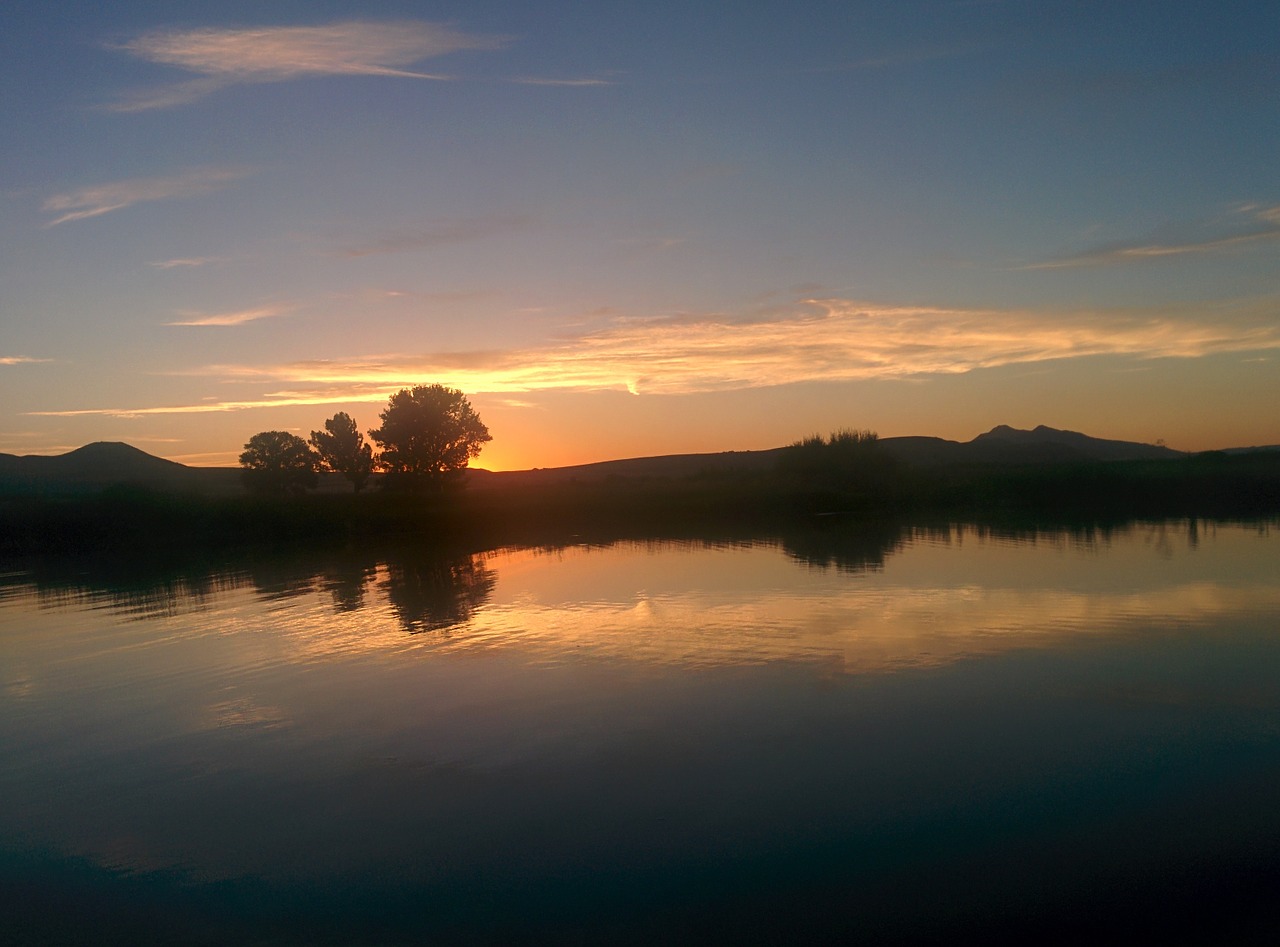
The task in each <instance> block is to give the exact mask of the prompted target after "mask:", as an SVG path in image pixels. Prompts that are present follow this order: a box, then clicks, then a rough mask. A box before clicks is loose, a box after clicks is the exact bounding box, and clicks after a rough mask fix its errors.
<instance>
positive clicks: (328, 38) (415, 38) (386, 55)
mask: <svg viewBox="0 0 1280 947" xmlns="http://www.w3.org/2000/svg"><path fill="white" fill-rule="evenodd" d="M506 43H507V40H506V39H505V38H503V37H499V36H483V35H478V34H470V33H462V32H459V31H457V30H454V29H451V28H450V27H447V26H444V25H441V24H438V23H428V22H424V21H418V20H409V21H399V22H391V21H385V22H378V21H361V20H353V21H347V22H340V23H330V24H327V25H324V26H267V27H254V28H247V29H197V30H156V31H152V32H149V33H144V34H143V35H141V36H138V37H137V38H135V39H132V40H129V41H128V42H125V43H121V44H119V45H117V46H115V47H114V48H116V49H120V50H123V51H125V52H128V53H130V54H132V55H134V56H136V57H138V58H139V59H145V60H147V61H149V62H154V63H159V64H161V65H166V66H174V67H176V68H179V69H184V70H186V71H187V72H191V73H195V74H196V75H197V76H199V78H197V79H192V80H189V81H187V82H182V83H178V84H175V85H170V86H165V87H162V88H159V89H151V90H144V91H141V92H138V93H135V94H133V95H131V96H130V97H128V98H125V99H122V100H120V101H117V102H115V103H113V104H112V105H110V106H108V108H110V109H111V110H113V111H118V112H139V111H145V110H148V109H157V108H168V107H171V106H175V105H184V104H187V103H189V102H193V101H195V100H196V99H199V98H202V97H203V96H205V95H208V94H209V93H211V92H215V91H217V90H219V89H222V88H225V87H227V86H230V85H237V84H245V83H263V82H281V81H284V80H288V79H300V78H308V77H315V76H397V77H404V78H412V79H446V78H448V77H447V76H443V75H439V74H435V73H426V72H419V71H415V70H411V69H407V68H405V67H406V66H409V65H411V64H413V63H416V62H420V61H421V60H424V59H431V58H434V57H437V56H443V55H445V54H447V53H452V52H457V51H459V50H472V49H477V50H483V49H498V48H501V47H502V46H504V45H506Z"/></svg>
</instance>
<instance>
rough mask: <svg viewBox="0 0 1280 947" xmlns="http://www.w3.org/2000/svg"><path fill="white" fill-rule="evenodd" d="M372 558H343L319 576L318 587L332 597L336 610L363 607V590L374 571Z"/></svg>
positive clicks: (344, 610)
mask: <svg viewBox="0 0 1280 947" xmlns="http://www.w3.org/2000/svg"><path fill="white" fill-rule="evenodd" d="M376 568H377V567H376V564H375V562H374V561H373V560H372V559H369V560H362V559H354V558H352V559H344V560H342V561H341V562H337V563H334V564H333V565H330V566H328V567H327V568H326V569H325V570H324V572H323V573H322V574H321V576H320V587H321V588H323V589H325V590H327V591H328V593H329V595H330V596H331V597H332V599H333V610H334V611H336V612H354V611H358V610H359V609H361V608H363V607H364V590H365V586H366V585H368V584H369V579H370V578H372V577H373V575H374V573H375V571H376Z"/></svg>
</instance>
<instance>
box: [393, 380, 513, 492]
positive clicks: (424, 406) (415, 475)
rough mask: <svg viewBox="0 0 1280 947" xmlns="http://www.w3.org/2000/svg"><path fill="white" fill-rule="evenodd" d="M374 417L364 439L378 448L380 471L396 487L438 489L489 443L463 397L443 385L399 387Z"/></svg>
mask: <svg viewBox="0 0 1280 947" xmlns="http://www.w3.org/2000/svg"><path fill="white" fill-rule="evenodd" d="M380 416H381V418H382V427H380V428H377V429H376V430H372V431H370V432H369V436H370V437H371V438H373V440H374V442H375V443H377V444H378V446H379V447H381V448H382V457H381V464H382V467H383V469H385V470H386V471H387V477H388V482H389V483H390V484H392V485H396V486H405V487H410V488H419V489H420V488H423V487H434V488H436V489H439V488H441V487H443V486H444V485H445V483H447V482H448V481H450V480H452V479H455V478H457V477H459V476H460V475H461V473H462V471H463V470H464V469H465V468H466V466H467V462H468V461H469V460H471V458H473V457H477V456H479V454H480V448H481V447H482V446H483V445H484V444H485V443H487V442H488V441H491V440H493V438H492V437H491V436H490V435H489V429H488V428H487V427H485V426H484V422H483V421H481V420H480V416H479V415H477V414H476V413H475V411H474V410H473V409H472V407H471V402H469V401H468V400H467V399H466V396H465V395H463V393H462V392H461V391H458V390H457V389H456V388H446V387H445V386H444V385H419V386H417V387H416V388H403V389H401V390H400V391H398V392H396V393H395V394H394V395H392V396H391V399H390V400H389V401H388V402H387V408H386V410H385V411H383V412H382V414H381V415H380Z"/></svg>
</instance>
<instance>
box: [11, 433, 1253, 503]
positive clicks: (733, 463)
mask: <svg viewBox="0 0 1280 947" xmlns="http://www.w3.org/2000/svg"><path fill="white" fill-rule="evenodd" d="M878 445H879V450H880V451H881V452H883V454H884V455H885V456H887V457H891V458H893V459H894V460H897V461H900V462H901V463H903V464H906V465H909V466H912V467H923V468H936V467H944V466H958V465H994V466H1003V465H1037V464H1063V463H1084V462H1121V461H1155V460H1174V459H1178V458H1182V457H1185V456H1187V455H1186V454H1185V453H1183V452H1181V451H1176V450H1172V449H1170V448H1168V447H1163V446H1158V445H1154V444H1142V443H1136V442H1130V441H1116V440H1107V439H1103V438H1097V437H1090V436H1089V435H1087V434H1081V433H1078V432H1076V431H1062V430H1057V429H1055V428H1051V427H1046V426H1044V425H1040V426H1039V427H1036V428H1034V429H1033V430H1019V429H1017V428H1012V427H1009V426H1008V425H1003V424H1001V425H998V426H996V427H994V428H992V429H991V430H990V431H987V432H986V433H984V434H979V435H978V436H977V437H975V438H973V440H970V441H950V440H945V439H943V438H940V437H923V436H911V437H886V438H881V439H880V440H879V442H878ZM786 450H787V448H785V447H777V448H772V449H769V450H755V451H750V450H748V451H723V452H718V453H697V454H668V455H662V456H655V457H634V458H627V459H621V460H608V461H601V462H598V463H591V464H577V465H572V466H566V467H544V468H534V469H532V470H517V471H498V472H494V471H489V470H484V469H483V468H471V469H469V470H467V471H466V481H467V484H468V485H469V486H471V487H473V488H478V489H486V488H494V487H504V486H513V485H528V484H539V485H551V484H560V483H572V482H579V483H587V482H594V481H610V480H615V481H616V480H619V479H639V480H653V479H671V480H677V479H683V478H688V477H696V476H715V475H725V474H731V473H741V474H752V473H755V474H762V473H765V472H768V471H770V470H773V469H774V468H775V467H776V466H777V464H778V462H779V460H780V458H781V457H782V456H783V454H784V452H785V451H786ZM1249 450H1252V449H1251V448H1235V449H1232V450H1230V451H1226V452H1224V453H1230V454H1236V453H1241V452H1246V451H1249ZM375 483H376V479H375ZM114 486H131V487H141V488H146V489H151V490H163V491H176V492H182V493H192V494H200V495H209V496H234V495H239V494H241V493H242V492H243V491H244V487H243V484H242V483H241V480H240V470H239V468H236V467H191V466H187V465H184V464H180V463H176V462H174V461H171V460H165V459H163V458H160V457H156V456H154V455H152V454H148V453H147V452H146V451H143V450H139V449H138V448H136V447H133V446H131V445H129V444H125V443H122V442H119V441H98V442H95V443H92V444H87V445H85V446H84V447H80V448H77V449H76V450H73V451H70V452H68V453H65V454H59V455H53V456H43V455H26V456H15V455H13V454H0V492H2V493H5V494H9V495H13V494H24V493H36V494H53V495H57V494H73V495H74V494H86V493H94V492H98V491H101V490H103V489H105V488H107V487H114ZM348 490H350V486H349V485H345V484H344V483H343V482H342V481H341V478H338V477H336V475H327V476H324V477H322V478H321V486H320V489H319V492H321V493H329V492H342V491H348Z"/></svg>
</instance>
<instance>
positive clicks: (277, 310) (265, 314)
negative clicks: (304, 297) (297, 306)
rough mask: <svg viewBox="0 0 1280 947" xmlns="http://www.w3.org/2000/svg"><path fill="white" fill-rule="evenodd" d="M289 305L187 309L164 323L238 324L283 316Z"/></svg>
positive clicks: (172, 324) (194, 324) (178, 324)
mask: <svg viewBox="0 0 1280 947" xmlns="http://www.w3.org/2000/svg"><path fill="white" fill-rule="evenodd" d="M292 308H293V307H291V306H259V307H258V308H256V309H240V310H237V311H235V312H219V313H201V312H192V311H191V310H188V309H182V310H179V311H178V315H179V316H181V317H182V318H181V319H180V320H176V321H174V322H166V323H164V324H165V325H167V326H239V325H244V324H245V323H246V322H257V321H258V320H259V319H270V318H273V317H274V316H283V315H284V314H285V313H287V312H291V311H292Z"/></svg>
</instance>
